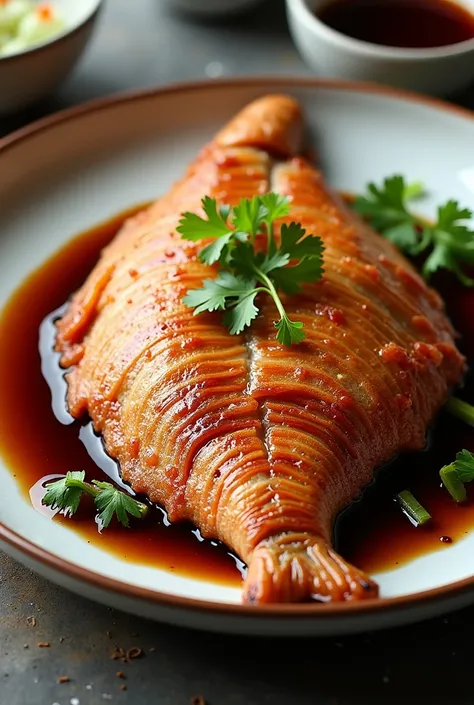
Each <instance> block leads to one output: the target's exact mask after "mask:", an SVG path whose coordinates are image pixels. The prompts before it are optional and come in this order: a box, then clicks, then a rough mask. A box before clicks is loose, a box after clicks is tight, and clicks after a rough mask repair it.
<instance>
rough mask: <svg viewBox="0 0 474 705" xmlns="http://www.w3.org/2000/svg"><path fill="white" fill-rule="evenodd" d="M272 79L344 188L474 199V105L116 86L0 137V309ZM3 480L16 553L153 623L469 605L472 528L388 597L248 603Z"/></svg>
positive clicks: (2, 522) (254, 625) (251, 86)
mask: <svg viewBox="0 0 474 705" xmlns="http://www.w3.org/2000/svg"><path fill="white" fill-rule="evenodd" d="M277 91H284V92H288V93H291V94H293V95H294V96H295V97H296V98H298V99H299V100H300V101H301V102H302V104H303V106H304V109H305V112H306V115H307V121H308V124H309V137H308V139H309V140H310V141H311V142H312V143H313V147H314V148H315V151H316V153H317V154H318V155H319V160H320V163H321V165H322V167H323V169H324V170H325V173H326V175H327V177H328V179H329V181H330V182H331V184H332V185H333V186H335V187H336V188H338V189H342V190H345V191H352V192H357V191H359V190H361V189H362V188H363V186H364V185H365V184H366V182H367V181H369V180H371V179H374V180H380V179H381V178H382V177H384V176H386V175H389V174H393V173H402V174H404V175H406V177H407V178H408V179H409V180H410V179H412V180H420V179H421V180H422V181H423V182H425V183H426V184H427V185H428V186H429V191H430V199H429V200H427V201H426V209H427V211H426V213H427V215H429V214H430V213H432V212H433V211H434V206H435V203H437V202H440V201H441V200H443V199H446V198H448V197H453V198H458V199H459V200H460V201H461V202H462V203H463V204H467V205H468V206H471V207H473V208H474V115H472V114H470V113H468V112H466V111H462V110H459V109H457V108H453V107H451V106H448V105H446V104H443V103H439V102H434V101H430V100H427V99H424V98H421V97H417V96H412V95H409V94H402V93H397V92H394V91H391V90H388V89H383V88H379V87H377V88H376V87H372V86H364V85H356V84H341V83H324V82H316V81H312V80H305V79H294V80H288V79H281V80H280V79H271V80H270V79H257V80H245V79H244V80H236V81H232V82H228V81H227V82H213V83H202V84H193V85H185V86H177V87H172V88H166V89H164V90H156V91H150V92H144V93H139V94H135V95H131V96H125V97H119V98H116V99H107V100H103V101H98V102H95V103H92V104H90V105H86V106H81V107H79V108H76V109H74V110H71V111H67V112H65V113H62V114H59V115H57V116H53V117H52V118H48V119H46V120H44V121H42V122H40V123H37V124H35V125H33V126H31V127H28V128H26V129H24V130H22V131H20V132H18V133H16V134H15V135H13V136H12V137H9V138H7V139H6V140H4V141H3V142H2V143H0V203H1V209H0V233H1V237H0V270H1V276H0V306H3V304H4V303H5V302H6V301H7V299H8V297H9V296H10V294H11V293H12V291H13V290H14V289H15V287H16V286H17V285H18V284H19V283H20V282H21V281H22V279H23V278H24V277H25V276H26V275H27V274H28V273H29V272H31V271H32V270H33V269H34V268H36V267H37V266H38V265H40V264H41V263H42V262H43V261H44V260H45V259H46V258H47V257H48V256H49V255H51V254H52V253H53V252H54V251H55V250H56V249H57V248H58V247H59V246H60V245H62V244H64V243H65V242H66V241H67V240H68V239H69V238H70V237H71V236H73V235H74V234H76V233H78V232H80V231H83V230H86V229H87V228H90V227H91V226H93V225H94V224H96V223H98V222H100V221H103V220H106V219H107V218H109V217H110V216H112V215H114V214H116V213H117V212H119V211H122V210H123V209H124V208H126V207H128V206H132V205H134V204H136V203H140V202H143V201H145V200H147V199H151V198H153V197H154V196H156V195H157V194H159V193H162V192H164V191H165V190H167V189H168V188H169V186H170V184H171V183H172V182H173V180H174V179H176V178H177V177H179V176H180V175H181V174H182V173H183V170H184V168H185V166H186V164H187V163H188V162H189V160H190V159H192V158H193V157H194V155H195V154H196V153H197V151H198V150H199V149H200V148H201V146H202V145H203V143H204V142H205V141H206V140H207V139H208V138H209V137H211V135H212V134H213V133H214V131H215V130H216V129H218V128H219V127H220V126H221V125H222V124H223V123H224V122H225V121H226V120H227V119H228V118H230V117H231V116H232V115H233V114H234V113H235V112H236V111H237V110H239V109H240V108H241V107H242V106H243V105H245V104H246V103H247V102H248V101H250V100H252V99H254V98H257V97H258V96H261V95H263V94H265V93H268V92H277ZM1 344H2V345H7V344H8V341H5V340H3V341H1ZM0 394H1V390H0ZM29 432H30V433H34V429H29ZM25 442H27V439H26V438H25ZM0 487H1V488H2V494H1V499H0V541H1V545H2V547H3V548H4V549H5V550H7V551H8V552H9V553H11V554H12V555H13V556H14V557H16V558H18V559H19V560H21V561H22V562H23V563H25V564H26V565H28V566H30V567H31V568H33V569H34V570H36V571H38V572H39V573H41V574H42V575H44V576H46V577H48V578H50V579H51V580H53V581H55V582H57V583H59V584H61V585H63V586H65V587H67V588H69V589H71V590H74V591H76V592H78V593H80V594H83V595H86V596H89V597H90V598H93V599H96V600H99V601H102V602H104V603H106V604H107V605H111V606H115V607H118V608H121V609H124V610H127V611H130V612H134V613H136V614H139V615H142V616H148V617H152V618H155V619H158V620H165V621H169V622H173V623H176V624H181V625H187V626H191V627H198V628H208V629H213V630H218V631H226V632H241V633H248V634H278V635H290V634H293V635H323V634H341V633H349V632H356V631H366V630H370V629H376V628H381V627H384V626H389V625H394V624H397V625H400V624H402V623H404V622H405V623H408V622H411V621H415V620H419V619H423V618H427V617H430V616H434V615H436V614H439V613H441V612H443V611H448V610H451V609H455V608H458V607H462V606H464V605H467V604H469V603H471V602H474V577H473V576H474V534H472V535H469V536H467V537H466V538H465V539H464V540H462V541H460V542H459V543H457V544H456V545H454V546H453V547H451V548H450V549H449V550H443V551H442V552H439V553H436V552H435V553H432V554H429V555H426V556H424V557H422V558H418V559H416V560H414V561H412V562H411V563H409V564H408V565H405V566H403V567H401V568H399V569H397V570H395V571H392V572H388V573H384V574H383V575H380V576H375V578H376V579H377V580H378V581H379V582H380V586H381V594H382V598H381V599H379V600H373V601H368V602H363V603H359V604H355V603H347V604H334V605H290V606H283V605H282V606H271V607H262V608H260V607H259V608H250V607H243V606H241V605H240V604H239V600H240V592H239V590H237V589H235V588H229V587H223V586H219V585H216V584H214V583H213V582H212V579H211V576H210V577H209V581H208V582H204V581H200V580H192V579H189V578H184V577H180V576H177V575H172V574H170V573H167V572H165V571H163V570H158V569H155V568H151V567H148V566H141V565H133V566H131V565H130V562H126V561H125V560H120V559H119V558H117V557H115V556H112V555H109V554H107V553H105V552H103V551H101V550H100V549H99V548H97V547H96V546H92V545H89V544H88V543H87V542H86V541H85V540H84V539H83V538H81V537H80V536H79V535H77V534H76V533H75V532H74V531H73V530H70V529H68V528H67V527H64V526H61V525H57V524H56V523H53V522H50V521H49V520H47V519H46V518H45V517H43V516H41V515H40V514H38V513H37V512H36V511H35V510H34V509H33V507H32V506H30V504H29V503H28V501H27V500H26V499H25V497H24V496H23V495H22V494H21V493H20V490H19V488H18V486H17V483H16V481H15V479H14V478H13V476H12V474H11V472H10V470H9V469H8V468H7V467H6V466H5V463H2V462H1V460H0Z"/></svg>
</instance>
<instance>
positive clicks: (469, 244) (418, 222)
mask: <svg viewBox="0 0 474 705" xmlns="http://www.w3.org/2000/svg"><path fill="white" fill-rule="evenodd" d="M367 190H368V193H367V194H366V195H365V196H359V197H358V198H356V199H355V201H354V204H353V208H354V210H356V211H357V212H358V213H360V214H361V215H362V216H364V217H365V218H366V219H367V220H368V221H369V222H370V224H371V225H372V226H373V227H374V228H375V230H377V231H378V232H380V233H381V234H382V235H383V236H384V237H386V238H388V239H389V240H391V241H392V242H393V244H394V245H396V246H397V247H399V248H400V249H401V250H402V251H403V252H405V253H406V254H408V255H410V256H413V257H414V256H417V255H424V256H425V262H424V265H423V268H422V273H423V276H424V277H425V278H426V279H429V278H430V276H431V275H432V274H434V273H435V272H437V271H438V270H439V269H446V270H449V271H451V272H452V273H453V274H455V275H456V277H457V278H458V279H459V281H461V283H462V284H464V285H465V286H474V279H473V278H471V277H470V276H468V275H467V274H466V272H465V267H466V265H467V266H469V265H474V231H473V230H471V229H470V228H469V227H468V226H467V225H466V224H465V222H464V221H466V220H469V219H471V218H472V216H473V213H472V211H470V210H469V209H468V208H461V207H460V206H459V204H458V202H457V201H454V200H450V201H447V203H445V204H444V205H442V206H440V207H439V208H438V212H437V221H436V222H435V223H434V224H432V225H431V224H427V223H426V222H425V221H423V220H422V219H421V218H418V217H416V216H415V215H413V214H412V213H411V212H410V211H409V210H408V207H407V200H409V199H410V198H413V197H419V196H420V195H421V194H422V192H423V188H422V186H421V185H420V184H412V185H411V186H410V185H408V184H406V182H405V180H404V179H403V177H402V176H392V177H390V178H388V179H385V180H384V182H383V185H382V186H381V187H378V186H376V185H375V184H372V183H371V184H369V185H368V189H367Z"/></svg>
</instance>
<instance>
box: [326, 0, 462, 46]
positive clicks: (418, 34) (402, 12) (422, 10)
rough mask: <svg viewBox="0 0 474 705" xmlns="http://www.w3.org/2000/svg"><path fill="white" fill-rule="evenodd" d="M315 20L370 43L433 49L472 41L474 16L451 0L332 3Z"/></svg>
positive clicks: (342, 0) (334, 0)
mask: <svg viewBox="0 0 474 705" xmlns="http://www.w3.org/2000/svg"><path fill="white" fill-rule="evenodd" d="M316 15H317V17H319V19H320V20H322V22H324V23H325V24H327V25H328V26H329V27H331V28H332V29H335V30H337V31H338V32H341V33H342V34H345V35H347V36H348V37H352V38H353V39H360V40H362V41H364V42H370V43H371V44H379V45H384V46H392V47H403V48H420V49H426V48H433V47H442V46H448V45H451V44H458V43H459V42H464V41H466V40H468V39H473V38H474V15H473V14H472V13H471V12H469V11H468V10H467V9H466V8H464V7H462V6H461V5H459V4H458V3H457V2H451V0H331V1H329V2H327V3H326V4H325V5H323V7H322V8H321V9H320V10H317V11H316Z"/></svg>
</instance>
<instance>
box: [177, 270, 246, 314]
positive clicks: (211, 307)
mask: <svg viewBox="0 0 474 705" xmlns="http://www.w3.org/2000/svg"><path fill="white" fill-rule="evenodd" d="M254 288H255V281H252V280H248V279H244V278H242V277H237V276H234V275H233V274H231V273H230V272H221V273H220V274H219V276H218V277H217V278H216V279H206V280H205V281H204V283H203V286H202V288H201V289H191V290H190V291H188V293H187V294H186V296H185V297H184V298H183V303H185V304H186V306H189V308H194V309H195V310H194V315H195V316H197V315H198V314H199V313H202V312H203V311H218V310H221V311H224V310H225V308H226V303H227V299H234V298H235V297H241V296H244V295H245V294H247V293H248V292H249V289H254Z"/></svg>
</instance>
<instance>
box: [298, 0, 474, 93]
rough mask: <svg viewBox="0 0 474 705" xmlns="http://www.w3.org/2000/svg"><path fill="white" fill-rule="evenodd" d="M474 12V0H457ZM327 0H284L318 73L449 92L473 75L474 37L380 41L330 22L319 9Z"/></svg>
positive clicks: (308, 60) (302, 47)
mask: <svg viewBox="0 0 474 705" xmlns="http://www.w3.org/2000/svg"><path fill="white" fill-rule="evenodd" d="M454 1H455V2H457V4H458V5H460V6H461V7H463V8H465V9H467V10H468V11H469V12H472V13H474V0H454ZM327 2H328V0H286V6H287V15H288V22H289V26H290V31H291V34H292V36H293V39H294V41H295V44H296V46H297V48H298V50H299V52H300V54H301V56H302V57H303V59H304V60H305V61H306V63H307V64H308V65H309V66H310V67H311V68H312V69H314V71H315V72H316V73H317V75H318V76H324V77H326V78H339V79H341V78H342V79H347V80H355V81H371V82H375V83H382V84H386V85H391V86H396V87H398V88H407V89H410V90H415V91H420V92H423V93H429V94H431V95H447V94H449V93H454V92H455V91H457V90H459V89H461V88H465V87H466V86H467V85H468V84H469V83H470V82H471V81H473V80H474V39H469V40H467V41H465V42H460V43H459V44H450V45H448V46H444V47H435V48H432V49H403V48H398V47H389V46H382V45H378V44H372V43H369V42H364V41H360V40H358V39H353V38H351V37H348V36H347V35H345V34H342V33H341V32H338V31H336V30H334V29H331V28H330V27H328V25H326V24H324V22H322V21H321V20H320V19H319V18H318V17H316V15H315V12H317V11H318V10H319V9H321V8H322V7H323V6H324V5H326V4H327Z"/></svg>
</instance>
